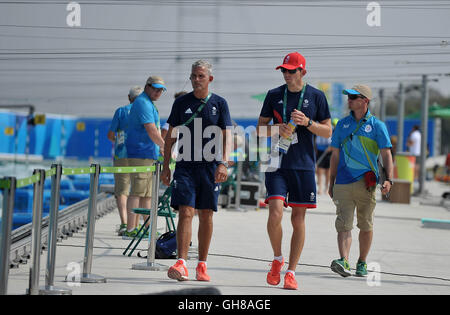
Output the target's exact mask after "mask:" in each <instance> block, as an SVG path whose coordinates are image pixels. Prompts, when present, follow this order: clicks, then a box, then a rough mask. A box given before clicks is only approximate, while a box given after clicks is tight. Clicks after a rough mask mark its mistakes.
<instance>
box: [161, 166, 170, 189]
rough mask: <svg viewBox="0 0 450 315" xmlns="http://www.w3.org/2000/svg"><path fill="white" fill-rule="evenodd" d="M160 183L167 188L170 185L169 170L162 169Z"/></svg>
mask: <svg viewBox="0 0 450 315" xmlns="http://www.w3.org/2000/svg"><path fill="white" fill-rule="evenodd" d="M161 181H162V182H163V184H164V185H166V186H169V185H170V168H168V167H167V168H166V167H164V168H163V170H162V172H161Z"/></svg>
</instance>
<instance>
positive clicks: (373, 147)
mask: <svg viewBox="0 0 450 315" xmlns="http://www.w3.org/2000/svg"><path fill="white" fill-rule="evenodd" d="M343 93H344V94H346V95H347V96H348V106H349V109H350V111H351V113H350V115H349V116H347V117H345V118H343V119H341V120H340V121H339V122H338V123H337V125H336V128H335V130H334V132H333V136H332V141H331V147H332V155H331V160H330V186H329V189H328V193H329V195H330V197H331V198H333V202H334V203H335V205H336V214H337V218H336V222H335V226H336V230H337V232H338V237H337V239H338V247H339V254H340V257H341V258H340V259H336V260H333V262H332V263H331V269H332V270H333V271H334V272H336V273H338V274H340V275H341V276H343V277H347V276H350V275H351V273H350V265H349V263H348V256H349V253H350V246H351V243H352V234H351V230H352V229H353V217H354V212H355V208H356V211H357V219H358V224H357V226H358V228H359V230H360V232H359V244H360V247H359V248H360V255H359V259H358V262H357V264H356V276H365V275H367V264H366V258H367V255H368V254H369V249H370V246H371V244H372V238H373V211H374V209H375V205H376V200H375V187H376V183H377V182H378V180H379V178H380V175H379V172H380V171H382V170H379V169H378V165H377V158H378V155H379V154H381V158H382V160H383V165H384V167H385V171H386V180H384V182H382V183H379V184H380V185H381V192H382V193H383V194H387V193H389V191H390V189H391V186H392V178H393V168H394V167H393V162H392V154H391V150H390V148H391V147H392V145H391V141H390V139H389V133H388V131H387V128H386V125H385V124H384V122H382V121H380V120H378V119H377V118H376V117H375V116H373V115H372V114H371V113H370V111H369V103H370V100H371V99H372V91H371V89H370V88H369V87H368V86H366V85H362V84H358V85H355V86H354V87H353V88H351V89H347V90H344V91H343Z"/></svg>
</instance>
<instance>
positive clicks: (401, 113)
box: [397, 82, 405, 152]
mask: <svg viewBox="0 0 450 315" xmlns="http://www.w3.org/2000/svg"><path fill="white" fill-rule="evenodd" d="M398 97H399V98H398V102H399V105H398V114H397V150H398V151H399V152H403V139H404V132H405V131H404V124H405V88H404V87H403V83H401V82H400V84H399V86H398Z"/></svg>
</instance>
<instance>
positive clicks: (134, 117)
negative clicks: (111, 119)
mask: <svg viewBox="0 0 450 315" xmlns="http://www.w3.org/2000/svg"><path fill="white" fill-rule="evenodd" d="M147 123H153V124H155V125H156V127H157V128H158V129H159V125H160V122H159V113H158V109H157V108H156V106H155V105H154V104H153V102H152V101H151V100H150V98H149V97H148V95H147V93H145V92H142V93H141V94H140V95H139V96H138V97H137V98H136V99H135V100H134V102H133V106H132V107H131V110H130V114H129V117H128V131H127V138H126V141H125V143H126V147H127V154H128V157H129V158H139V159H154V160H156V159H158V156H159V146H157V145H156V144H155V143H154V142H153V141H152V140H151V139H150V137H149V136H148V134H147V131H146V130H145V127H144V124H147Z"/></svg>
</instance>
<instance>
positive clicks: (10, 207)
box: [0, 177, 16, 295]
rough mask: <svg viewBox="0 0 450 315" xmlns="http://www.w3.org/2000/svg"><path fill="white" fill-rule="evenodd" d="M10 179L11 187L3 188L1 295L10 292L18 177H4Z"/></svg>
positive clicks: (0, 246) (0, 264) (0, 255)
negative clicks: (13, 225) (9, 278)
mask: <svg viewBox="0 0 450 315" xmlns="http://www.w3.org/2000/svg"><path fill="white" fill-rule="evenodd" d="M4 179H5V180H7V181H9V188H6V189H4V190H3V209H2V224H1V231H0V232H1V234H0V237H1V240H0V295H6V294H7V292H8V277H9V266H10V261H9V255H10V250H11V230H12V221H13V212H14V198H15V195H16V178H15V177H4Z"/></svg>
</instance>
